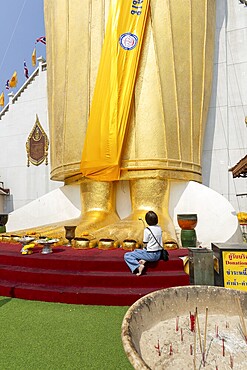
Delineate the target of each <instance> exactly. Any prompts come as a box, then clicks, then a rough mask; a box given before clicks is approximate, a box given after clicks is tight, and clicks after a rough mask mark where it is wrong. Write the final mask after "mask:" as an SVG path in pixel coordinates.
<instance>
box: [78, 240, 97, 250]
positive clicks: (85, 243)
mask: <svg viewBox="0 0 247 370" xmlns="http://www.w3.org/2000/svg"><path fill="white" fill-rule="evenodd" d="M96 244H97V241H96V240H92V239H88V238H85V237H76V238H74V239H73V241H72V247H73V248H75V249H90V248H95V247H96Z"/></svg>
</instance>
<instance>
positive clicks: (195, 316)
mask: <svg viewBox="0 0 247 370" xmlns="http://www.w3.org/2000/svg"><path fill="white" fill-rule="evenodd" d="M194 318H195V326H194V359H193V364H194V370H196V321H197V311H196V312H195V315H194Z"/></svg>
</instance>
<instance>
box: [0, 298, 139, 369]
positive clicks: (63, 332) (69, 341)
mask: <svg viewBox="0 0 247 370" xmlns="http://www.w3.org/2000/svg"><path fill="white" fill-rule="evenodd" d="M127 309H128V307H113V306H85V305H69V304H60V303H46V302H38V301H25V300H21V299H14V298H12V299H11V298H6V297H0V346H1V350H0V353H1V357H0V368H1V370H5V369H9V370H15V369H21V370H27V369H34V370H38V369H42V370H46V369H52V370H60V369H66V370H72V369H97V370H116V369H117V370H118V369H120V370H121V369H123V370H125V369H126V370H128V369H133V368H132V366H131V365H130V363H129V362H128V359H127V357H126V355H125V353H124V350H123V347H122V342H121V324H122V320H123V317H124V315H125V313H126V311H127Z"/></svg>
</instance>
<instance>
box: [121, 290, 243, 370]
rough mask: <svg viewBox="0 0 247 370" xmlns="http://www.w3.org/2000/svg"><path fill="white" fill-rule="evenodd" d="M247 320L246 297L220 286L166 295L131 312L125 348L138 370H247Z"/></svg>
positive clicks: (137, 304)
mask: <svg viewBox="0 0 247 370" xmlns="http://www.w3.org/2000/svg"><path fill="white" fill-rule="evenodd" d="M246 316H247V293H246V292H243V291H237V290H233V289H226V288H223V287H214V286H185V287H175V288H168V289H162V290H158V291H154V292H152V293H150V294H147V295H146V296H144V297H142V298H140V299H139V300H138V301H136V302H135V303H134V304H133V305H132V306H131V307H130V308H129V310H128V311H127V313H126V314H125V317H124V319H123V322H122V343H123V347H124V350H125V353H126V355H127V357H128V359H129V361H130V363H131V365H132V366H133V367H134V369H139V370H141V369H142V370H143V369H155V370H157V369H193V368H194V369H199V368H202V369H204V368H205V369H215V368H219V369H221V368H228V367H227V366H229V368H230V365H232V366H233V363H234V364H235V366H236V368H237V369H246V368H247V357H246V349H247V338H246V337H245V336H246V335H247V333H246ZM195 317H196V319H195ZM192 318H193V320H194V321H193V320H192ZM192 324H193V325H194V326H193V327H192ZM199 325H200V326H199ZM240 357H241V358H240ZM203 362H204V364H203ZM204 365H205V366H204ZM224 366H225V367H224ZM235 366H234V367H233V368H235ZM238 366H240V367H238Z"/></svg>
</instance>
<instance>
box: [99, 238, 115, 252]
mask: <svg viewBox="0 0 247 370" xmlns="http://www.w3.org/2000/svg"><path fill="white" fill-rule="evenodd" d="M118 247H119V242H118V241H116V240H114V239H110V238H109V239H108V238H102V239H100V240H99V242H98V249H103V250H110V249H117V248H118Z"/></svg>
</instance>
